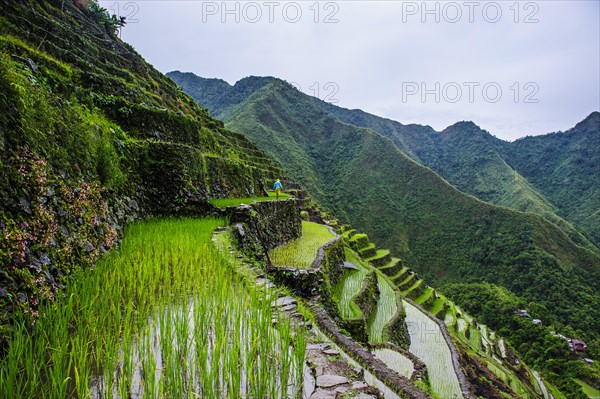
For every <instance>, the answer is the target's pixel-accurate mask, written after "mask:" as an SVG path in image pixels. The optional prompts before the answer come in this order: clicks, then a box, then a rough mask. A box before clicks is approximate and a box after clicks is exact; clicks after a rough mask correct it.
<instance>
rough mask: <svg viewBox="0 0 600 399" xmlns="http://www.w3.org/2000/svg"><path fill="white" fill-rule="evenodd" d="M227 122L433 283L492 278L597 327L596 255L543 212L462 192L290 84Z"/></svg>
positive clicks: (255, 99) (599, 264)
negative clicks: (499, 204)
mask: <svg viewBox="0 0 600 399" xmlns="http://www.w3.org/2000/svg"><path fill="white" fill-rule="evenodd" d="M227 126H228V127H229V128H231V129H233V130H237V131H240V132H244V134H246V135H247V136H248V137H249V138H250V139H252V140H253V141H255V142H256V143H257V145H258V146H259V147H260V148H262V149H264V150H265V151H267V152H268V153H270V154H272V155H273V157H275V158H278V160H280V162H281V163H282V165H283V167H284V169H285V170H286V172H288V173H289V174H290V176H292V177H294V178H296V179H297V180H298V181H300V182H302V183H303V184H304V185H305V186H306V187H307V188H308V189H309V190H310V191H311V192H312V193H313V194H314V195H315V196H316V197H317V198H318V199H319V200H321V201H322V202H323V203H324V204H326V206H327V207H328V208H329V209H331V210H332V211H333V212H334V213H335V214H336V215H339V216H340V217H342V218H343V219H346V220H351V221H352V223H353V224H354V225H356V226H358V227H360V228H361V229H362V230H364V231H366V232H367V233H368V234H369V237H371V238H372V239H373V240H374V241H375V242H377V243H379V244H381V246H383V247H388V248H391V249H392V250H393V251H394V252H395V253H396V254H400V255H402V256H403V257H404V258H405V259H406V260H407V262H408V264H411V265H413V266H414V268H415V269H416V270H418V271H419V272H420V273H422V274H423V275H424V277H426V278H427V279H428V280H429V281H431V282H432V283H436V284H440V283H442V282H452V281H454V282H458V281H461V282H462V281H481V280H486V281H490V282H494V283H497V284H499V285H503V286H506V287H508V288H509V289H511V290H512V291H514V292H515V293H517V294H518V295H521V296H523V297H524V298H526V299H527V300H529V301H537V302H539V303H542V304H544V306H546V307H547V308H548V309H549V310H550V312H551V313H552V314H554V315H555V316H556V317H557V318H558V319H560V320H561V321H562V322H564V323H570V324H572V325H573V327H574V328H579V329H582V330H584V331H587V332H588V333H591V334H593V331H598V330H599V328H598V327H599V324H598V323H599V322H598V317H599V316H600V314H599V311H598V310H597V309H598V306H597V305H599V304H597V303H596V302H597V301H598V299H597V298H598V297H599V295H598V293H599V292H600V287H599V286H598V283H597V281H598V280H599V279H600V259H599V258H598V256H597V255H594V254H593V253H591V252H589V251H587V250H584V249H583V248H581V247H578V246H576V245H575V244H574V243H573V242H572V241H571V240H570V239H569V238H568V237H567V236H566V235H565V234H564V233H563V232H562V231H561V230H559V229H558V228H557V227H556V226H554V225H553V224H550V223H548V222H546V221H545V220H544V219H542V218H541V217H538V216H536V215H533V214H524V213H520V212H515V211H512V210H509V209H507V208H502V207H496V206H492V205H488V204H486V203H483V202H481V201H478V200H476V199H475V198H473V197H471V196H468V195H465V194H463V193H461V192H460V191H458V190H456V189H455V188H454V187H452V186H451V185H449V184H448V183H447V182H445V181H444V180H443V179H440V177H439V176H438V175H436V174H435V173H433V172H432V171H430V170H429V169H427V168H424V167H422V166H420V165H419V164H417V163H415V162H414V161H413V160H411V159H410V158H408V157H407V156H405V155H404V154H403V153H402V152H400V151H399V150H398V148H397V147H396V146H395V145H394V144H393V143H392V142H391V141H389V140H387V139H385V138H383V137H382V136H380V135H378V134H375V133H374V132H372V131H370V130H367V129H361V128H357V127H355V126H350V125H347V124H344V123H341V122H340V121H338V120H336V119H334V118H332V117H331V116H329V115H327V114H326V113H324V112H323V111H322V110H320V109H319V107H317V106H316V105H315V103H314V102H313V100H312V99H310V98H308V97H307V96H305V95H303V94H301V93H300V92H298V91H296V90H293V89H291V88H290V87H289V86H287V85H286V84H284V83H279V82H276V83H273V84H271V85H270V86H266V87H264V88H263V89H262V90H259V91H258V92H256V93H254V94H253V95H252V96H250V97H249V98H248V100H247V102H246V103H245V105H244V106H242V107H238V109H237V111H236V113H235V115H233V116H232V118H231V119H230V120H229V121H228V125H227ZM282 154H286V155H287V154H290V156H282ZM307 159H308V160H309V164H310V165H311V168H306V164H305V163H304V162H305V161H304V160H307ZM307 172H312V173H310V175H309V176H308V178H307V176H306V174H305V173H307ZM324 188H326V189H324ZM532 281H536V282H538V284H532V283H531V282H532Z"/></svg>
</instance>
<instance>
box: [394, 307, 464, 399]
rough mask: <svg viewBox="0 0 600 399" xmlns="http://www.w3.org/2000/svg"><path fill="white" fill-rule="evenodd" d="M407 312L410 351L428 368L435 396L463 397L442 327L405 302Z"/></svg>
mask: <svg viewBox="0 0 600 399" xmlns="http://www.w3.org/2000/svg"><path fill="white" fill-rule="evenodd" d="M404 309H405V310H406V324H407V326H408V332H409V334H410V349H409V350H410V352H411V353H413V354H415V355H416V356H417V357H418V358H419V359H421V360H422V361H423V362H424V363H425V364H426V365H427V374H428V376H429V382H430V385H431V389H432V391H433V393H434V394H436V395H437V396H438V397H440V398H462V397H463V396H462V392H461V390H460V384H459V383H458V378H457V377H456V373H455V372H454V368H453V366H452V357H451V355H450V349H449V348H448V344H447V343H446V340H445V339H444V337H443V335H442V332H441V331H440V328H439V326H438V325H437V324H436V323H435V322H434V321H433V320H431V319H430V318H429V317H427V316H426V315H425V314H423V313H422V312H421V311H420V310H418V309H417V308H415V307H414V306H413V305H411V304H410V303H408V302H406V301H405V302H404Z"/></svg>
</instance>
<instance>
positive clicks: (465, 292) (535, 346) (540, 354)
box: [443, 283, 600, 398]
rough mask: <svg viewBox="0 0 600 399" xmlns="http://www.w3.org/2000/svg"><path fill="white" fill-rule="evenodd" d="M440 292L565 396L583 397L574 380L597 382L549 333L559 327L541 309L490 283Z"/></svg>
mask: <svg viewBox="0 0 600 399" xmlns="http://www.w3.org/2000/svg"><path fill="white" fill-rule="evenodd" d="M443 289H444V292H445V293H447V294H448V296H450V297H452V298H453V299H454V300H455V301H456V303H457V304H458V305H459V306H461V307H462V308H464V309H465V310H467V311H468V312H469V313H470V314H472V315H474V316H476V317H477V318H478V320H479V321H480V322H481V323H484V324H486V325H488V326H489V327H490V328H492V329H493V330H495V331H497V333H498V334H499V335H500V336H502V337H504V338H506V339H507V340H508V342H509V343H510V345H511V346H512V347H513V348H515V349H516V350H517V351H518V352H519V354H520V355H521V357H522V359H523V360H524V361H525V362H526V363H527V364H528V365H530V366H531V367H533V368H534V369H536V370H539V371H541V372H542V375H543V376H544V378H545V379H547V380H548V381H549V382H551V383H552V384H553V385H555V386H556V387H558V388H559V389H560V391H561V392H563V393H565V394H567V395H568V397H573V398H585V395H584V394H583V393H582V391H581V389H580V387H579V385H577V384H576V383H575V382H574V380H573V378H581V379H586V380H595V381H598V380H600V373H599V372H598V371H597V370H594V369H592V368H590V367H588V366H586V365H585V364H584V363H583V362H582V361H581V360H580V359H579V358H578V357H577V356H576V355H575V354H573V353H572V352H571V351H569V350H568V348H567V343H566V341H564V340H563V339H561V338H559V337H557V336H554V335H553V334H551V332H552V331H556V330H558V327H559V325H553V323H552V321H551V320H552V315H551V314H550V313H549V312H548V310H547V309H545V308H544V307H543V306H540V305H537V304H536V303H527V302H525V301H524V300H522V299H521V298H519V297H517V296H515V295H514V294H512V293H511V292H509V291H508V290H506V289H504V288H501V287H498V286H495V285H493V284H486V283H480V284H451V285H447V286H445V287H443ZM519 309H528V310H529V312H530V313H531V314H532V316H533V317H534V318H540V319H542V321H543V323H544V324H542V325H540V324H534V323H532V322H531V319H529V318H523V317H518V316H517V315H516V314H515V312H516V311H517V310H519ZM459 320H460V319H459ZM562 332H563V333H564V334H565V335H567V336H569V337H572V338H578V337H579V336H578V335H577V332H576V331H574V330H573V329H571V328H566V329H563V330H562Z"/></svg>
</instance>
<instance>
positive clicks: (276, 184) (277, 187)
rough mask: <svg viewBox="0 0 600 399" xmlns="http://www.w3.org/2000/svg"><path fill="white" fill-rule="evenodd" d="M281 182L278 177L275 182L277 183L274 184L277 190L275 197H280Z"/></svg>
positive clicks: (274, 188)
mask: <svg viewBox="0 0 600 399" xmlns="http://www.w3.org/2000/svg"><path fill="white" fill-rule="evenodd" d="M281 189H282V186H281V182H280V181H279V179H277V181H276V182H275V184H274V185H273V190H275V198H276V199H279V195H280V194H281Z"/></svg>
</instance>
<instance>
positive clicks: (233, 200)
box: [210, 192, 290, 208]
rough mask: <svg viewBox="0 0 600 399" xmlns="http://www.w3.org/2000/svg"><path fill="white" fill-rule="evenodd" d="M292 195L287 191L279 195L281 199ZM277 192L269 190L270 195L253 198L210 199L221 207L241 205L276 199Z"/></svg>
mask: <svg viewBox="0 0 600 399" xmlns="http://www.w3.org/2000/svg"><path fill="white" fill-rule="evenodd" d="M288 198H290V195H289V194H287V193H281V194H280V195H279V199H280V200H284V199H288ZM274 200H276V198H275V193H274V192H269V196H268V197H253V198H214V199H211V200H210V203H211V204H213V205H214V206H217V207H219V208H227V207H228V206H239V205H241V204H251V203H252V202H256V201H274Z"/></svg>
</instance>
